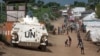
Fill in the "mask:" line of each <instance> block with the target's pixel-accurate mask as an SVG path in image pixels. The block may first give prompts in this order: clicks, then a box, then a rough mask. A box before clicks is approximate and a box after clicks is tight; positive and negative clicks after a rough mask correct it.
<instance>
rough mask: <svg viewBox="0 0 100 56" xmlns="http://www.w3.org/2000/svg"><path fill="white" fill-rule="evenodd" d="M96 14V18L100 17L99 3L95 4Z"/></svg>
mask: <svg viewBox="0 0 100 56" xmlns="http://www.w3.org/2000/svg"><path fill="white" fill-rule="evenodd" d="M96 15H97V17H98V18H100V4H98V5H97V6H96Z"/></svg>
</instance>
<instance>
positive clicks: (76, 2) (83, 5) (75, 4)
mask: <svg viewBox="0 0 100 56" xmlns="http://www.w3.org/2000/svg"><path fill="white" fill-rule="evenodd" d="M74 6H78V7H81V6H82V7H85V6H86V3H84V2H78V1H74Z"/></svg>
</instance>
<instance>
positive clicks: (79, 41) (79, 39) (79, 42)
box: [77, 31, 82, 48]
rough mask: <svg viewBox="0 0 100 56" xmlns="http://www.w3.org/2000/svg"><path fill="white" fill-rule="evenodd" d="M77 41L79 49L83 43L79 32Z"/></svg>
mask: <svg viewBox="0 0 100 56" xmlns="http://www.w3.org/2000/svg"><path fill="white" fill-rule="evenodd" d="M77 40H78V45H77V48H78V47H79V46H80V45H81V43H82V39H81V36H80V33H79V31H78V33H77Z"/></svg>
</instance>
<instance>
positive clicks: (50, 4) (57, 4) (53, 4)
mask: <svg viewBox="0 0 100 56" xmlns="http://www.w3.org/2000/svg"><path fill="white" fill-rule="evenodd" d="M45 6H46V7H53V6H56V7H60V4H59V3H56V2H49V3H47V4H46V5H45Z"/></svg>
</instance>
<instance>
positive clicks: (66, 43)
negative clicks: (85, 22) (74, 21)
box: [65, 39, 68, 47]
mask: <svg viewBox="0 0 100 56" xmlns="http://www.w3.org/2000/svg"><path fill="white" fill-rule="evenodd" d="M66 46H68V39H66V41H65V47H66Z"/></svg>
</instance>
